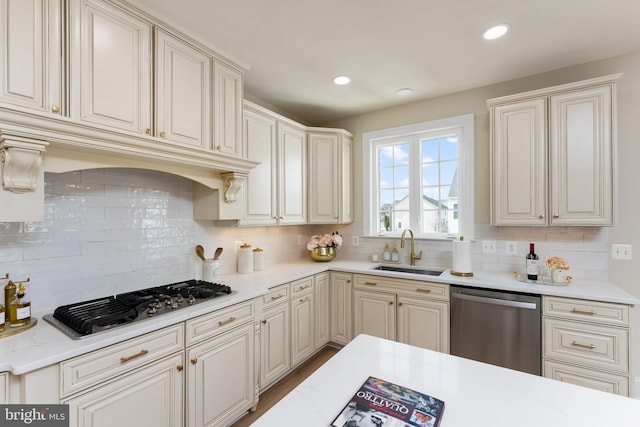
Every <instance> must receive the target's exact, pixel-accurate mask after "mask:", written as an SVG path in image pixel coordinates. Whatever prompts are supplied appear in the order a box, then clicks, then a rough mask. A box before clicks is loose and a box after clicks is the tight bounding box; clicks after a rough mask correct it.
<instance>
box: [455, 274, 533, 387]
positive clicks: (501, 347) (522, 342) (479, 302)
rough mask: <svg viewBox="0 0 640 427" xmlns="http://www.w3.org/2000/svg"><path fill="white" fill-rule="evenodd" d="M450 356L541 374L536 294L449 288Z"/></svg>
mask: <svg viewBox="0 0 640 427" xmlns="http://www.w3.org/2000/svg"><path fill="white" fill-rule="evenodd" d="M450 292H451V319H450V320H451V354H454V355H456V356H461V357H466V358H468V359H473V360H478V361H480V362H486V363H491V364H493V365H498V366H503V367H505V368H511V369H516V370H518V371H523V372H528V373H531V374H535V375H540V373H541V354H540V347H541V344H540V343H541V335H540V322H541V319H540V295H532V294H523V293H514V292H504V291H495V290H488V289H477V288H468V287H462V286H451V287H450Z"/></svg>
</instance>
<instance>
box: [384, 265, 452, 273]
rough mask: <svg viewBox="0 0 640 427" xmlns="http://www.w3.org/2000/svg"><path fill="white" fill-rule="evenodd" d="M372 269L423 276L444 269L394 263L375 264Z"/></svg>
mask: <svg viewBox="0 0 640 427" xmlns="http://www.w3.org/2000/svg"><path fill="white" fill-rule="evenodd" d="M373 269H374V270H381V271H395V272H397V273H411V274H422V275H425V276H439V275H441V274H442V273H443V272H444V270H440V269H424V268H414V267H401V266H395V265H377V266H375V267H373Z"/></svg>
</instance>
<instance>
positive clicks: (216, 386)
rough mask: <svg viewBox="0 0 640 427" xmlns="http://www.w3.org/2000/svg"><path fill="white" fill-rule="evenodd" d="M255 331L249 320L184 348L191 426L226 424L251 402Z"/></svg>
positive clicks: (253, 389)
mask: <svg viewBox="0 0 640 427" xmlns="http://www.w3.org/2000/svg"><path fill="white" fill-rule="evenodd" d="M254 335H255V332H254V326H253V324H248V325H245V326H241V327H239V328H237V329H233V330H232V331H230V332H227V333H225V334H223V335H221V336H219V337H217V338H214V339H211V340H210V341H206V342H204V343H202V344H199V345H197V346H193V347H191V348H190V349H188V350H187V359H188V361H189V362H188V364H189V368H188V376H187V408H188V409H187V424H188V425H189V426H190V427H201V426H218V425H229V424H230V422H231V421H232V420H234V419H236V418H237V417H238V416H239V415H241V414H242V413H243V412H244V411H246V410H247V409H249V408H250V407H251V406H253V404H254V402H255V399H256V396H255V385H254V381H255V376H254V375H255V374H254V369H255V367H254V359H253V357H254ZM140 425H153V424H149V423H146V424H144V423H143V424H140Z"/></svg>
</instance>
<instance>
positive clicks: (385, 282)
mask: <svg viewBox="0 0 640 427" xmlns="http://www.w3.org/2000/svg"><path fill="white" fill-rule="evenodd" d="M354 280H355V283H354V288H355V289H362V290H369V291H379V292H393V293H396V294H398V295H405V296H411V297H417V298H429V299H434V300H440V301H449V285H447V284H442V283H433V282H423V281H421V280H403V279H393V278H388V277H383V276H367V275H363V274H358V275H356V276H355V278H354Z"/></svg>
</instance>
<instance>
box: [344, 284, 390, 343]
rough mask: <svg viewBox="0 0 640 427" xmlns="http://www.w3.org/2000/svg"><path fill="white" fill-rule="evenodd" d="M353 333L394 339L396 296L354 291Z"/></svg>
mask: <svg viewBox="0 0 640 427" xmlns="http://www.w3.org/2000/svg"><path fill="white" fill-rule="evenodd" d="M353 298H354V306H355V307H354V309H355V313H354V318H355V320H354V323H355V324H354V335H356V336H357V335H359V334H367V335H372V336H374V337H379V338H386V339H388V340H392V341H395V339H396V296H395V295H394V294H386V293H378V292H364V291H358V290H356V291H354V292H353Z"/></svg>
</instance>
